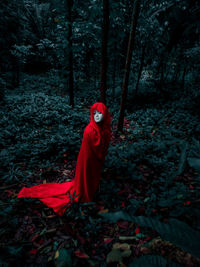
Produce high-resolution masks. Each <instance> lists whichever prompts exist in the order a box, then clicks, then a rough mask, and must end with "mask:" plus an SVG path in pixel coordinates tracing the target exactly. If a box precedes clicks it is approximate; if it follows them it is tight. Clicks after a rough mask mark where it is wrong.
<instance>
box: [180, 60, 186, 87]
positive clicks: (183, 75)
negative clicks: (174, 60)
mask: <svg viewBox="0 0 200 267" xmlns="http://www.w3.org/2000/svg"><path fill="white" fill-rule="evenodd" d="M186 71H187V67H186V64H185V65H184V69H183V74H182V79H181V80H182V81H181V88H182V89H184V87H185V75H186Z"/></svg>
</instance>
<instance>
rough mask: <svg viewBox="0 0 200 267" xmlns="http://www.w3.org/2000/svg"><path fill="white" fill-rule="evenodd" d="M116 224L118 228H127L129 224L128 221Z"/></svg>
mask: <svg viewBox="0 0 200 267" xmlns="http://www.w3.org/2000/svg"><path fill="white" fill-rule="evenodd" d="M117 225H118V226H119V227H120V228H123V229H127V228H128V226H129V222H126V221H124V222H117Z"/></svg>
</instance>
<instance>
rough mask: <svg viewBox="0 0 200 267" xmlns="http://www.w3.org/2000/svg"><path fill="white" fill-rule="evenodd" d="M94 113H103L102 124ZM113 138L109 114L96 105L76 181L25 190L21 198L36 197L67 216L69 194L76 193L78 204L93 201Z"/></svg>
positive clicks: (42, 185) (84, 141) (99, 104)
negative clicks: (96, 120)
mask: <svg viewBox="0 0 200 267" xmlns="http://www.w3.org/2000/svg"><path fill="white" fill-rule="evenodd" d="M95 110H97V111H99V112H101V113H103V121H102V122H101V123H100V124H97V123H95V121H94V111H95ZM110 137H111V129H110V114H109V111H108V109H107V107H106V106H105V105H104V104H103V103H95V104H94V105H92V107H91V109H90V123H89V124H88V125H87V127H86V128H85V131H84V133H83V140H82V144H81V148H80V151H79V155H78V159H77V164H76V172H75V178H74V180H72V181H71V182H66V183H46V184H40V185H35V186H32V187H30V188H26V187H23V188H22V190H21V191H20V192H19V194H18V198H21V197H31V198H37V199H39V200H41V201H42V202H43V203H44V204H45V205H47V206H48V207H51V208H53V210H54V211H55V212H56V213H57V214H59V215H60V216H62V215H63V214H64V212H65V210H66V208H67V207H66V205H67V204H69V205H70V202H71V200H70V198H69V194H71V195H73V194H74V193H75V201H81V202H91V201H92V200H93V197H94V194H95V192H96V191H97V189H98V186H99V182H100V177H101V169H102V166H103V163H104V160H105V156H106V153H107V150H108V146H109V142H110Z"/></svg>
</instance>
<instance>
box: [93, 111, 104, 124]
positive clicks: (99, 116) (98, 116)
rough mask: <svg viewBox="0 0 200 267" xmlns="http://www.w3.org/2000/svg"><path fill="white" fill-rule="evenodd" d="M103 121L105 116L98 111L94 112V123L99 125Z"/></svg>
mask: <svg viewBox="0 0 200 267" xmlns="http://www.w3.org/2000/svg"><path fill="white" fill-rule="evenodd" d="M102 120H103V114H102V113H101V112H99V111H97V110H95V111H94V121H95V122H96V123H99V122H101V121H102Z"/></svg>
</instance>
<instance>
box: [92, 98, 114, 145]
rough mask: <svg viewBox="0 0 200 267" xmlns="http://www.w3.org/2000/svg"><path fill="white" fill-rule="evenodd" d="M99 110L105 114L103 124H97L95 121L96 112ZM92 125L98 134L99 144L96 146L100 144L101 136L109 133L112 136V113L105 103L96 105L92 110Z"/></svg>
mask: <svg viewBox="0 0 200 267" xmlns="http://www.w3.org/2000/svg"><path fill="white" fill-rule="evenodd" d="M95 110H97V111H98V112H101V113H102V114H103V120H102V122H101V124H97V123H96V122H95V121H94V111H95ZM90 125H91V126H92V127H93V128H94V129H95V130H96V131H97V134H98V137H99V138H98V142H97V144H96V145H98V144H99V143H100V139H101V135H102V134H103V133H107V134H108V135H110V133H111V128H110V113H109V111H108V108H107V107H106V106H105V105H104V104H103V103H100V102H98V103H94V104H93V105H92V106H91V108H90Z"/></svg>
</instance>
